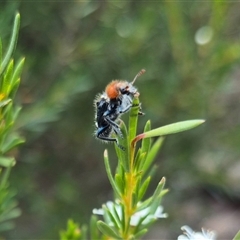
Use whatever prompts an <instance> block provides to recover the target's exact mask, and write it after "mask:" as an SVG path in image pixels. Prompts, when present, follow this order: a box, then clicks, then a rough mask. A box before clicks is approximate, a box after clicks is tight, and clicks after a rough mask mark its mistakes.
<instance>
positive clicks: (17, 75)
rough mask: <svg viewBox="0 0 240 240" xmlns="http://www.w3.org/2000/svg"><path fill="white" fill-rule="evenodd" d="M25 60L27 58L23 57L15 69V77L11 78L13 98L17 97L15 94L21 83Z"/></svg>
mask: <svg viewBox="0 0 240 240" xmlns="http://www.w3.org/2000/svg"><path fill="white" fill-rule="evenodd" d="M24 62H25V58H22V59H21V61H20V62H19V63H18V65H17V67H16V68H15V70H14V73H13V77H12V79H11V89H10V91H9V94H10V96H11V98H14V97H15V94H16V92H17V90H18V86H19V84H20V75H21V73H22V70H23V65H24Z"/></svg>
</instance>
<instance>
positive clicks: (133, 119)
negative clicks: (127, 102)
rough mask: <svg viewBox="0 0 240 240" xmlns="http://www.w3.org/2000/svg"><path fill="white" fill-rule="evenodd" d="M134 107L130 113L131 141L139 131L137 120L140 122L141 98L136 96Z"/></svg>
mask: <svg viewBox="0 0 240 240" xmlns="http://www.w3.org/2000/svg"><path fill="white" fill-rule="evenodd" d="M132 105H133V107H132V108H131V110H130V113H129V126H128V129H129V141H130V142H131V141H132V139H134V138H135V136H136V132H137V122H138V113H139V99H138V98H134V99H133V103H132Z"/></svg>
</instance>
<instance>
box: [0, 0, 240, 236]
mask: <svg viewBox="0 0 240 240" xmlns="http://www.w3.org/2000/svg"><path fill="white" fill-rule="evenodd" d="M16 10H19V11H20V12H21V16H23V17H22V18H21V26H22V29H21V31H20V33H21V34H20V38H19V44H18V47H17V49H16V55H15V56H22V55H23V54H24V55H26V56H27V64H25V66H24V69H25V73H24V74H25V77H24V82H23V84H21V87H20V89H19V92H18V95H17V96H18V99H16V100H19V101H21V102H22V104H23V106H24V107H23V109H22V110H21V113H20V115H19V117H18V119H17V121H16V122H15V124H14V126H13V127H14V129H15V130H21V134H22V135H24V136H25V137H26V139H28V143H27V144H24V146H23V147H22V148H21V150H20V151H19V152H17V154H19V155H18V159H19V160H20V164H18V171H15V173H14V175H12V174H11V178H12V184H13V185H14V186H13V187H14V188H17V189H21V186H23V185H27V186H29V187H28V188H24V189H21V192H20V198H21V202H22V207H23V208H24V212H25V213H26V214H24V215H22V216H21V218H20V220H19V221H20V223H21V225H20V226H19V227H18V228H17V229H16V230H15V231H12V232H9V233H7V234H8V238H11V239H16V238H22V239H25V238H35V237H36V235H38V237H39V238H42V239H44V238H49V239H53V238H56V229H55V228H54V226H62V225H63V224H65V220H64V219H67V218H68V217H69V212H71V213H72V206H76V211H74V213H73V214H75V215H74V216H73V215H72V216H71V217H72V218H74V219H75V218H76V215H77V212H80V214H79V215H80V216H79V215H78V216H79V217H81V219H79V221H80V222H85V221H86V215H87V213H89V212H90V209H91V208H92V206H94V205H97V204H100V203H99V201H101V200H102V199H106V198H107V196H108V191H109V188H107V187H106V178H105V176H104V171H100V169H102V162H101V161H100V159H99V155H100V154H101V152H102V148H103V147H104V146H103V145H102V144H99V143H98V142H96V141H95V139H94V138H93V137H92V132H93V129H94V127H93V123H92V122H93V108H92V100H93V98H94V96H95V94H96V93H97V92H99V91H102V90H103V89H104V86H105V85H106V84H107V83H108V82H109V81H111V80H112V79H116V78H117V79H119V78H120V79H128V80H130V79H132V74H134V73H135V71H138V70H139V69H141V68H142V67H144V68H146V69H147V78H146V79H145V78H143V79H141V80H139V81H137V83H136V86H137V87H138V89H139V91H140V93H141V98H140V99H141V102H142V108H143V112H145V116H144V117H143V119H151V125H152V127H153V128H155V127H158V126H159V125H165V124H168V123H172V122H173V121H181V120H184V119H194V118H196V117H200V118H204V119H207V123H206V124H204V126H203V127H201V128H198V129H197V130H196V131H190V132H188V133H186V134H185V133H183V134H181V135H180V136H178V137H173V136H169V137H168V138H167V142H164V145H162V144H160V143H156V141H155V142H152V146H153V145H154V144H156V148H157V147H158V145H161V146H160V147H159V148H161V147H164V154H161V155H158V157H159V161H158V162H154V160H153V164H154V167H152V165H151V159H150V157H151V156H150V155H151V154H150V153H149V154H148V156H146V154H145V155H144V152H145V151H142V153H140V152H138V153H137V156H138V159H136V162H135V163H134V164H136V167H138V168H139V169H140V168H142V166H140V165H141V164H144V163H145V159H148V160H149V164H150V167H148V165H146V166H145V167H146V169H148V170H149V171H146V172H144V173H143V174H144V176H143V177H142V178H143V180H142V181H145V177H146V179H147V176H148V175H151V177H150V182H149V188H151V187H153V186H154V184H156V182H157V181H158V179H157V176H158V174H160V172H161V173H163V175H164V176H168V178H167V180H168V186H170V187H171V197H169V198H168V201H165V202H164V204H165V207H166V208H167V209H168V212H169V213H171V216H172V218H171V224H169V222H168V221H164V222H163V226H162V228H164V229H166V228H167V226H168V227H169V228H173V226H177V225H178V226H180V225H181V224H182V219H184V218H185V214H186V213H185V212H184V211H183V208H182V206H181V207H180V209H181V210H182V211H175V209H174V206H176V205H175V204H176V199H178V200H179V201H181V203H183V206H188V205H190V206H193V205H194V206H195V207H194V210H195V211H194V212H195V213H196V212H198V213H199V214H198V215H197V220H196V216H194V214H191V215H190V214H188V216H189V218H191V220H193V218H194V220H195V221H197V222H199V220H200V219H206V218H205V216H206V214H207V213H208V212H212V210H213V208H212V202H213V201H211V199H210V198H208V199H209V200H208V199H206V197H205V196H206V192H207V193H208V194H209V195H210V196H214V197H215V196H216V197H217V198H218V200H219V201H218V202H219V208H218V209H221V207H220V206H222V205H221V202H224V203H226V204H227V205H228V206H229V208H228V209H231V208H232V207H231V205H232V204H233V202H236V201H237V200H238V199H239V194H238V193H239V174H238V173H237V169H238V168H239V166H238V162H239V161H238V159H239V153H240V151H239V142H240V127H239V126H240V123H239V117H238V112H239V106H238V102H239V62H240V61H239V60H240V49H239V27H238V26H239V17H238V16H239V3H238V2H237V1H235V2H233V1H231V2H229V1H175V2H170V1H152V2H151V1H145V2H144V1H141V2H140V1H132V0H129V1H98V2H92V1H65V2H60V1H58V2H56V1H51V2H48V4H46V2H43V1H27V2H26V1H2V2H1V8H0V31H1V34H0V35H1V37H2V45H3V49H2V52H3V53H6V50H7V49H6V47H5V46H8V42H7V40H8V37H7V36H10V32H11V27H9V26H10V22H11V21H12V16H13V15H14V13H15V12H16ZM204 26H208V27H210V28H211V29H212V31H213V35H212V38H211V40H210V41H209V42H208V43H206V44H204V45H200V44H198V43H197V42H196V40H195V36H196V33H197V32H198V30H199V29H201V28H202V27H204ZM0 52H1V47H0ZM14 62H15V61H14ZM15 63H16V62H15ZM15 66H16V64H15ZM3 104H5V102H3ZM15 104H16V101H15ZM53 121H55V122H54V123H50V124H49V122H53ZM144 122H145V121H143V120H141V121H139V128H140V129H142V128H144V124H143V123H144ZM125 123H127V122H126V121H125ZM146 131H147V130H146ZM138 132H140V131H138ZM193 139H194V141H193ZM143 140H151V139H150V138H148V139H143ZM156 140H157V139H156ZM157 141H159V142H161V141H160V140H157ZM93 149H94V151H92V150H93ZM156 152H157V151H156ZM153 153H154V151H153ZM127 154H128V153H127ZM127 154H126V155H127ZM108 155H109V157H110V164H111V169H112V174H113V176H114V180H115V178H116V182H117V186H119V188H120V187H121V186H124V183H123V182H122V179H123V177H122V175H121V174H122V172H120V173H121V174H118V175H116V176H115V172H114V170H115V169H114V166H115V165H114V164H115V162H114V156H112V151H111V149H109V152H108ZM153 155H154V154H153ZM14 156H16V155H15V152H14ZM125 161H126V160H125ZM7 163H9V161H7ZM7 163H6V164H7ZM127 167H128V166H127V162H126V164H125V165H124V168H127ZM29 173H31V174H29ZM53 173H56V174H53ZM86 175H87V176H86ZM25 176H28V177H27V178H26V177H25ZM104 179H105V180H104ZM189 179H190V181H189ZM46 180H47V181H48V183H49V184H46ZM81 183H84V184H83V185H82V184H81ZM146 184H147V182H146ZM92 188H94V189H95V190H96V191H93V190H92ZM142 189H143V190H144V188H143V187H142ZM56 190H57V191H56ZM183 191H184V194H182V192H183ZM63 192H64V193H65V192H66V193H69V192H70V194H64V197H62V196H63ZM50 193H51V194H50ZM185 193H187V194H185ZM139 194H140V193H139ZM147 194H148V192H147V193H146V194H145V195H146V196H147ZM83 196H88V197H83ZM96 196H98V197H96ZM146 196H143V199H144V197H146ZM195 200H196V201H195ZM63 205H64V207H63ZM40 209H44V211H41V210H40ZM222 210H223V212H222V214H223V213H225V211H224V209H222ZM220 213H221V211H218V212H217V213H216V214H219V215H218V219H219V221H220V219H221V217H220V216H221V215H220ZM203 215H204V216H203ZM29 219H31V220H32V224H33V225H34V226H35V228H34V232H33V229H32V228H29V226H28V223H29V221H28V220H29ZM211 219H212V218H211ZM191 220H190V221H191ZM207 220H208V219H206V221H207ZM202 221H204V220H202ZM202 221H201V224H200V223H199V224H200V226H198V228H200V227H202V226H206V227H207V225H206V222H205V221H204V222H202ZM228 224H229V225H232V224H231V223H230V221H229V222H228ZM220 225H221V224H218V226H220ZM175 230H176V229H174V230H173V229H169V231H168V232H169V233H170V232H171V233H174V232H175ZM216 230H217V229H216ZM159 231H160V230H159ZM36 232H37V233H36ZM150 234H151V233H150ZM160 234H161V233H160ZM163 234H164V233H163ZM231 235H233V233H232V234H231ZM153 237H154V236H153ZM173 237H174V236H173V235H171V236H169V235H168V236H167V237H166V238H169V239H170V238H173ZM227 237H230V234H229V235H228V236H226V238H227Z"/></svg>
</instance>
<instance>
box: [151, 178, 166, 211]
mask: <svg viewBox="0 0 240 240" xmlns="http://www.w3.org/2000/svg"><path fill="white" fill-rule="evenodd" d="M165 181H166V180H165V178H164V177H163V178H162V179H161V181H160V182H159V184H158V186H157V188H156V190H155V191H154V193H153V196H152V203H151V206H150V208H151V210H150V212H151V213H152V214H153V213H155V212H156V210H157V208H158V206H159V205H160V201H161V199H162V195H161V192H162V190H163V188H164V185H165Z"/></svg>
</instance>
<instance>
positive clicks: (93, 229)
mask: <svg viewBox="0 0 240 240" xmlns="http://www.w3.org/2000/svg"><path fill="white" fill-rule="evenodd" d="M90 236H91V239H100V237H99V232H98V229H97V217H96V216H95V215H92V216H91V220H90ZM86 239H87V238H86Z"/></svg>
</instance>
